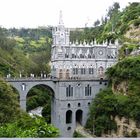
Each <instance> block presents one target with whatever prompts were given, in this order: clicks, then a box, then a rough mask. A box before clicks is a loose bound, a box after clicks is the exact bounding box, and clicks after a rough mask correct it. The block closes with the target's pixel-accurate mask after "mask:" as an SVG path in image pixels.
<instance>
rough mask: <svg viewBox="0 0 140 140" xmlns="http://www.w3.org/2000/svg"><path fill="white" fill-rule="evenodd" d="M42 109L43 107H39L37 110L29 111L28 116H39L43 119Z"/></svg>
mask: <svg viewBox="0 0 140 140" xmlns="http://www.w3.org/2000/svg"><path fill="white" fill-rule="evenodd" d="M42 109H43V107H41V106H39V107H37V108H35V109H33V110H30V111H28V114H29V115H30V116H33V115H37V116H41V117H42V115H41V112H42Z"/></svg>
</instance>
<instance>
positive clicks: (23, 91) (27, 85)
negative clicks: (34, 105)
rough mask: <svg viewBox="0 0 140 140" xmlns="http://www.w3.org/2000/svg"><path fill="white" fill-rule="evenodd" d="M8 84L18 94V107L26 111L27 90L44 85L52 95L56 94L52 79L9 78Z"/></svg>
mask: <svg viewBox="0 0 140 140" xmlns="http://www.w3.org/2000/svg"><path fill="white" fill-rule="evenodd" d="M8 82H9V84H11V85H12V86H13V87H14V88H15V89H17V91H18V92H19V94H20V107H21V109H23V110H25V111H26V101H27V94H28V92H29V91H30V90H31V89H32V88H33V87H35V86H37V85H44V86H45V87H46V88H48V89H49V90H50V91H51V92H52V94H53V96H56V94H55V93H56V88H55V83H54V82H53V81H52V80H42V79H41V80H39V79H37V80H36V79H35V80H34V79H27V80H26V79H20V80H17V81H16V80H9V81H8Z"/></svg>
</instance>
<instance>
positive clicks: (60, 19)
mask: <svg viewBox="0 0 140 140" xmlns="http://www.w3.org/2000/svg"><path fill="white" fill-rule="evenodd" d="M63 24H64V23H63V19H62V11H60V14H59V25H63Z"/></svg>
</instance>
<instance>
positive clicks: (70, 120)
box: [66, 110, 72, 123]
mask: <svg viewBox="0 0 140 140" xmlns="http://www.w3.org/2000/svg"><path fill="white" fill-rule="evenodd" d="M66 123H72V111H71V110H68V111H67V112H66Z"/></svg>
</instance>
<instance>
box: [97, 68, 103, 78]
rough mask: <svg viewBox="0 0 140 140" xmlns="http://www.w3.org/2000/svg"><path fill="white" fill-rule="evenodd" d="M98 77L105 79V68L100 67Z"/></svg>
mask: <svg viewBox="0 0 140 140" xmlns="http://www.w3.org/2000/svg"><path fill="white" fill-rule="evenodd" d="M98 75H99V76H100V77H103V75H104V68H103V67H102V66H100V67H99V69H98Z"/></svg>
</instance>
